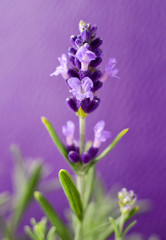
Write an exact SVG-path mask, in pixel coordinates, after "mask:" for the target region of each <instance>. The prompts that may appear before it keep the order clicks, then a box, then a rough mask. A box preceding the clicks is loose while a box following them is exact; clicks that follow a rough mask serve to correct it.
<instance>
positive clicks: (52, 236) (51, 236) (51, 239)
mask: <svg viewBox="0 0 166 240" xmlns="http://www.w3.org/2000/svg"><path fill="white" fill-rule="evenodd" d="M47 240H56V227H54V226H53V227H51V228H50V230H49V231H48V234H47Z"/></svg>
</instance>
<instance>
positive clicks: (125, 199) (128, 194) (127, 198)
mask: <svg viewBox="0 0 166 240" xmlns="http://www.w3.org/2000/svg"><path fill="white" fill-rule="evenodd" d="M118 200H119V206H120V211H121V213H122V214H126V213H129V212H130V211H131V210H132V209H133V208H134V207H135V202H136V195H135V193H134V191H132V190H130V191H127V189H126V188H123V189H122V190H121V191H120V192H119V193H118Z"/></svg>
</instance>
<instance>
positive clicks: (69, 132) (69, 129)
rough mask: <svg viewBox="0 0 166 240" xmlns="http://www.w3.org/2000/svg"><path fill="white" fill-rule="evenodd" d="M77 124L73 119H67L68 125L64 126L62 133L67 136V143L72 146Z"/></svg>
mask: <svg viewBox="0 0 166 240" xmlns="http://www.w3.org/2000/svg"><path fill="white" fill-rule="evenodd" d="M74 131H75V125H74V123H73V122H72V121H67V124H66V126H63V127H62V133H63V134H64V135H65V136H66V143H67V145H69V146H71V145H72V144H73V142H74Z"/></svg>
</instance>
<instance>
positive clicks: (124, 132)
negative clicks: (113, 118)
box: [93, 128, 129, 163]
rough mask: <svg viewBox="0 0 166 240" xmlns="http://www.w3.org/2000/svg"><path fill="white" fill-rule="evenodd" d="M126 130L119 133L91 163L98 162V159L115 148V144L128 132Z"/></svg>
mask: <svg viewBox="0 0 166 240" xmlns="http://www.w3.org/2000/svg"><path fill="white" fill-rule="evenodd" d="M128 130H129V129H128V128H126V129H124V130H123V131H121V132H120V133H119V134H118V135H117V136H116V138H115V139H114V140H113V142H112V143H111V144H110V145H109V146H108V147H107V148H106V149H105V150H104V151H103V152H102V153H101V154H100V155H99V156H97V157H96V158H95V159H94V161H93V163H96V162H98V161H99V160H100V159H102V158H103V157H105V156H106V155H107V154H108V153H109V152H110V151H111V150H112V149H113V148H114V147H115V146H116V144H117V143H118V142H119V141H120V139H121V138H122V137H123V136H124V135H125V134H126V133H127V132H128Z"/></svg>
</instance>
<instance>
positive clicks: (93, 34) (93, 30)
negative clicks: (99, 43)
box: [90, 25, 97, 37]
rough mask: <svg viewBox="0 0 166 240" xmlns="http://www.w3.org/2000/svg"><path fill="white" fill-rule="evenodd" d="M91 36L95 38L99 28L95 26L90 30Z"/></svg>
mask: <svg viewBox="0 0 166 240" xmlns="http://www.w3.org/2000/svg"><path fill="white" fill-rule="evenodd" d="M90 33H91V36H92V37H94V36H95V35H96V33H97V26H96V25H93V26H92V27H91V30H90Z"/></svg>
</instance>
